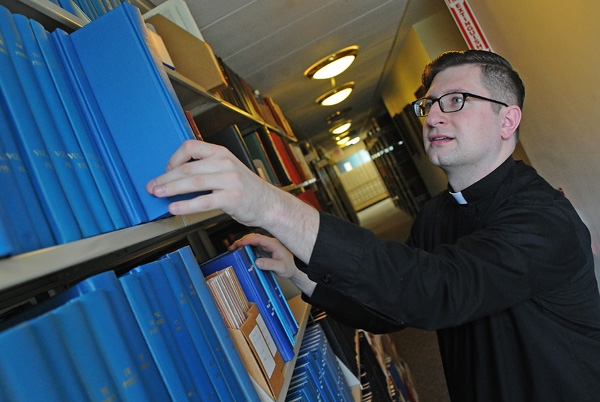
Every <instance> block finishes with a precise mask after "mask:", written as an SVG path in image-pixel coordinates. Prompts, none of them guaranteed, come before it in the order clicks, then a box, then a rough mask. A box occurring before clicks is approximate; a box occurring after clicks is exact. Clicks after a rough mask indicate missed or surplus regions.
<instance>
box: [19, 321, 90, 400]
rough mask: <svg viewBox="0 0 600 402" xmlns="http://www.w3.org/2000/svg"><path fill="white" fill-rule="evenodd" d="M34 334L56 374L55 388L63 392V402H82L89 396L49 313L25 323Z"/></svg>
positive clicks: (55, 322) (63, 339) (64, 341)
mask: <svg viewBox="0 0 600 402" xmlns="http://www.w3.org/2000/svg"><path fill="white" fill-rule="evenodd" d="M26 325H30V326H31V328H32V330H33V332H34V333H35V337H36V341H37V342H38V344H39V345H40V348H41V349H42V350H43V353H44V356H45V358H47V359H48V361H50V362H52V370H53V372H54V373H57V374H58V375H57V376H56V377H57V378H56V379H55V382H56V387H58V388H59V389H61V390H64V392H65V398H64V400H65V401H83V400H86V399H87V398H88V397H89V395H88V394H87V392H86V388H85V384H84V383H83V378H82V377H81V376H80V375H79V374H78V372H77V370H76V369H75V363H74V361H73V359H72V357H71V354H70V353H69V349H68V348H67V344H66V339H65V338H64V337H62V336H61V335H60V330H59V328H58V326H57V321H56V318H55V317H54V316H53V314H51V313H47V314H42V315H40V316H38V317H33V318H31V319H30V320H29V321H27V324H26Z"/></svg>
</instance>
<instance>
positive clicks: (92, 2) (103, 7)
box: [50, 0, 123, 22]
mask: <svg viewBox="0 0 600 402" xmlns="http://www.w3.org/2000/svg"><path fill="white" fill-rule="evenodd" d="M50 1H51V2H52V3H54V4H56V5H57V6H59V7H60V8H62V9H63V10H65V11H68V12H69V13H71V14H73V15H75V16H76V17H79V18H81V19H82V20H83V21H85V22H90V21H91V20H95V19H96V18H99V17H100V16H102V15H104V14H106V13H108V12H109V11H111V10H113V9H115V8H117V7H119V6H120V5H121V4H123V1H121V0H50Z"/></svg>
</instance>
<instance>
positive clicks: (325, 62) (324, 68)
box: [304, 45, 358, 80]
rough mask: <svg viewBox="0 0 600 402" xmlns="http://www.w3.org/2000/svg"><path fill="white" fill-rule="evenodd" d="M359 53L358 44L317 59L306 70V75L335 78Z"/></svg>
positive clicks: (313, 77) (319, 78)
mask: <svg viewBox="0 0 600 402" xmlns="http://www.w3.org/2000/svg"><path fill="white" fill-rule="evenodd" d="M357 54H358V46H356V45H354V46H348V47H346V48H343V49H342V50H339V51H337V52H335V53H333V54H330V55H329V56H327V57H324V58H322V59H321V60H319V61H317V62H316V63H315V64H313V65H312V66H310V67H309V68H308V69H307V70H306V71H305V72H304V75H305V76H307V77H308V78H312V79H316V80H326V79H329V78H333V77H335V76H337V75H339V74H341V73H342V72H344V71H345V70H346V69H347V68H348V67H350V65H351V64H352V62H353V61H354V59H355V58H356V55H357Z"/></svg>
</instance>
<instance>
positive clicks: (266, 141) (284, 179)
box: [257, 127, 294, 186]
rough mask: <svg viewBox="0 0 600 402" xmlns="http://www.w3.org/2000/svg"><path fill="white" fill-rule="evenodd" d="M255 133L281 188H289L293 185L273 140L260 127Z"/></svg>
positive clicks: (265, 130)
mask: <svg viewBox="0 0 600 402" xmlns="http://www.w3.org/2000/svg"><path fill="white" fill-rule="evenodd" d="M257 132H258V136H259V138H260V140H261V142H262V144H263V147H264V148H265V152H266V153H267V156H268V157H269V160H270V161H271V165H272V166H273V170H274V171H275V174H276V175H277V179H278V181H279V183H280V184H281V186H290V185H292V184H294V182H293V181H292V179H291V178H290V175H289V173H288V171H287V169H286V168H285V165H284V164H283V160H282V159H281V156H280V155H279V152H278V151H277V148H276V147H275V144H274V143H273V138H272V137H271V134H270V132H269V130H268V129H267V128H265V127H260V128H259V129H258V130H257Z"/></svg>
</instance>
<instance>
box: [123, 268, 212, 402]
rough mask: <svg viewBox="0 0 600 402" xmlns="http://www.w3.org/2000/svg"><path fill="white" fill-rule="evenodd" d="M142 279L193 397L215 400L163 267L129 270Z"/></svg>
mask: <svg viewBox="0 0 600 402" xmlns="http://www.w3.org/2000/svg"><path fill="white" fill-rule="evenodd" d="M132 273H134V274H135V273H137V274H139V275H141V277H142V278H145V279H146V280H147V282H146V283H145V286H146V287H147V288H148V289H149V290H150V289H152V290H153V291H154V294H155V295H156V297H157V298H156V299H155V300H154V301H155V302H156V303H157V304H158V306H159V307H160V310H161V311H162V312H163V314H162V315H163V317H164V319H165V329H166V330H167V331H169V334H170V336H171V337H172V339H173V342H174V343H175V346H176V348H177V351H178V352H179V354H180V356H181V358H182V361H183V364H184V367H185V370H187V371H188V372H189V373H190V377H191V379H192V382H193V396H194V398H195V399H198V400H201V401H202V400H212V399H219V398H218V396H217V393H216V390H215V388H214V386H213V384H212V382H211V379H210V376H209V375H208V373H207V371H206V367H205V365H204V363H203V361H202V358H201V356H200V354H199V351H198V349H197V348H196V345H195V344H194V340H193V339H192V336H191V334H190V331H189V329H188V328H187V326H186V321H185V320H184V318H183V316H182V314H181V311H180V310H179V306H178V305H177V298H176V296H175V295H174V294H173V291H172V290H171V288H170V285H169V281H168V279H167V276H166V275H165V271H164V270H163V266H162V265H161V263H160V262H158V261H153V262H151V263H148V264H144V265H141V266H139V267H137V268H134V269H133V270H132Z"/></svg>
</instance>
